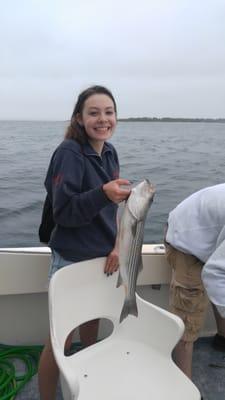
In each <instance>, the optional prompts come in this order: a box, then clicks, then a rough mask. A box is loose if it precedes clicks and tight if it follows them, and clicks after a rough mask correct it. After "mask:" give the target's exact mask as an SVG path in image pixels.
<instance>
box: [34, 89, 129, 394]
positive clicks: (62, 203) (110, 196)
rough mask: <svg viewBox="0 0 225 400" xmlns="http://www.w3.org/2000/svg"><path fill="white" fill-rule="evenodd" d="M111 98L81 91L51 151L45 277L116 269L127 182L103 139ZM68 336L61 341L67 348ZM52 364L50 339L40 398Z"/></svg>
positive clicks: (89, 339)
mask: <svg viewBox="0 0 225 400" xmlns="http://www.w3.org/2000/svg"><path fill="white" fill-rule="evenodd" d="M116 113H117V110H116V102H115V100H114V98H113V95H112V94H111V92H110V91H109V90H108V89H106V88H105V87H102V86H93V87H90V88H88V89H86V90H85V91H84V92H82V93H81V94H80V95H79V97H78V100H77V103H76V105H75V108H74V111H73V114H72V118H71V122H70V125H69V127H68V129H67V131H66V135H65V139H64V141H63V142H62V143H61V144H60V145H59V146H58V147H57V149H56V150H55V152H54V154H53V156H52V158H51V161H50V165H49V168H48V172H47V176H46V180H45V187H46V190H47V194H48V198H49V201H50V203H51V204H52V210H53V219H54V223H55V226H54V229H53V231H52V233H51V237H50V241H49V243H48V245H49V247H50V248H51V250H52V260H51V267H50V271H49V278H51V276H52V275H53V274H54V273H57V271H58V270H59V269H61V268H63V267H65V266H67V265H69V264H72V263H73V262H79V261H84V260H88V259H93V258H97V257H106V263H105V265H104V272H105V273H106V274H107V275H112V274H113V272H115V271H116V270H117V269H118V240H117V207H118V206H117V203H120V202H121V201H123V200H125V199H126V198H127V197H128V196H129V194H130V189H124V188H121V185H129V181H127V180H125V179H119V161H118V157H117V153H116V150H115V148H114V147H113V145H112V144H110V143H107V142H106V140H107V139H109V138H110V137H111V136H112V134H113V132H114V129H115V127H116ZM98 325H99V321H98V320H92V321H89V322H87V323H85V324H83V325H82V326H80V327H79V332H80V338H81V342H82V344H83V345H84V346H89V345H91V344H93V343H95V342H96V339H97V333H98ZM72 334H73V332H71V335H70V336H69V338H68V339H67V341H66V344H65V347H66V350H67V351H68V350H69V348H70V346H71V341H72ZM57 380H58V367H57V364H56V362H55V359H54V355H53V352H52V346H51V342H50V340H48V341H47V344H46V346H45V348H44V350H43V353H42V355H41V360H40V367H39V386H40V394H41V399H42V400H45V399H48V400H51V399H54V398H55V391H56V384H57Z"/></svg>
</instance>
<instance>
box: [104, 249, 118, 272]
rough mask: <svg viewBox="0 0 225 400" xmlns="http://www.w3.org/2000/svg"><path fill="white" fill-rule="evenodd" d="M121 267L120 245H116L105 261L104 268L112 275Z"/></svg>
mask: <svg viewBox="0 0 225 400" xmlns="http://www.w3.org/2000/svg"><path fill="white" fill-rule="evenodd" d="M118 268H119V250H118V247H114V249H113V250H112V251H111V253H109V255H108V257H107V259H106V263H105V268H104V273H105V274H107V275H108V276H109V275H112V274H113V272H115V271H117V270H118Z"/></svg>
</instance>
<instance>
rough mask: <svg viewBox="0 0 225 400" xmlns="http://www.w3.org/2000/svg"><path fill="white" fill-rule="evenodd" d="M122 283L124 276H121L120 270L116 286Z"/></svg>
mask: <svg viewBox="0 0 225 400" xmlns="http://www.w3.org/2000/svg"><path fill="white" fill-rule="evenodd" d="M122 284H123V279H122V276H121V274H120V271H119V275H118V279H117V284H116V287H117V288H118V287H120V286H121V285H122Z"/></svg>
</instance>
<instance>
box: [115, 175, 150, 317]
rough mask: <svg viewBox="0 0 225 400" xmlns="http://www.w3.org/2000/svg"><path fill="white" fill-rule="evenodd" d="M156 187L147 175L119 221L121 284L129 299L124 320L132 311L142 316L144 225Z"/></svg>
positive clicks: (131, 195) (132, 192) (124, 312)
mask: <svg viewBox="0 0 225 400" xmlns="http://www.w3.org/2000/svg"><path fill="white" fill-rule="evenodd" d="M154 195H155V187H154V185H153V184H152V183H151V182H149V180H148V179H144V180H143V181H142V182H140V183H139V184H138V185H136V186H135V187H133V188H132V190H131V193H130V195H129V197H128V199H127V200H126V201H125V203H124V208H123V212H122V215H121V218H120V222H119V233H118V235H119V275H118V281H117V287H119V286H121V285H123V286H124V288H125V300H124V304H123V307H122V311H121V315H120V323H121V322H122V321H123V320H124V319H125V318H126V317H127V316H128V315H129V314H131V315H134V316H136V317H137V316H138V309H137V302H136V295H135V292H136V283H137V277H138V274H139V272H140V271H141V270H142V268H143V264H142V256H141V252H142V244H143V238H144V225H145V220H146V217H147V213H148V210H149V208H150V206H151V204H152V202H153V198H154Z"/></svg>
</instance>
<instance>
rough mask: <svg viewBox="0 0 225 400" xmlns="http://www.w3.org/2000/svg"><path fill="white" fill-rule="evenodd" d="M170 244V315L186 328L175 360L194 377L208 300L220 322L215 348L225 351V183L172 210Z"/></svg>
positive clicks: (193, 197)
mask: <svg viewBox="0 0 225 400" xmlns="http://www.w3.org/2000/svg"><path fill="white" fill-rule="evenodd" d="M165 246H166V257H167V260H168V262H169V264H170V265H171V267H172V271H173V272H172V281H171V288H170V311H171V312H173V313H174V314H176V315H178V316H179V317H180V318H182V320H183V321H184V324H185V331H184V335H183V337H182V338H181V340H180V342H179V343H178V344H177V346H176V347H175V350H174V358H175V362H176V364H177V365H178V366H179V367H180V368H181V370H182V371H183V372H184V373H185V374H186V375H187V376H188V377H189V378H191V376H192V353H193V343H194V341H195V340H196V339H197V338H198V335H199V331H200V329H201V327H202V325H203V322H204V315H205V312H206V309H207V305H208V298H209V299H210V301H211V302H212V306H213V311H214V315H215V319H216V324H217V334H216V336H215V337H214V345H215V346H217V347H218V346H219V347H220V348H221V349H222V348H223V349H224V350H225V183H223V184H219V185H215V186H211V187H207V188H204V189H202V190H199V191H198V192H196V193H194V194H192V195H191V196H189V197H188V198H186V199H185V200H184V201H182V202H181V203H180V204H179V205H178V206H177V207H176V208H175V209H174V210H172V211H171V212H170V214H169V218H168V226H167V228H166V234H165Z"/></svg>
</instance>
